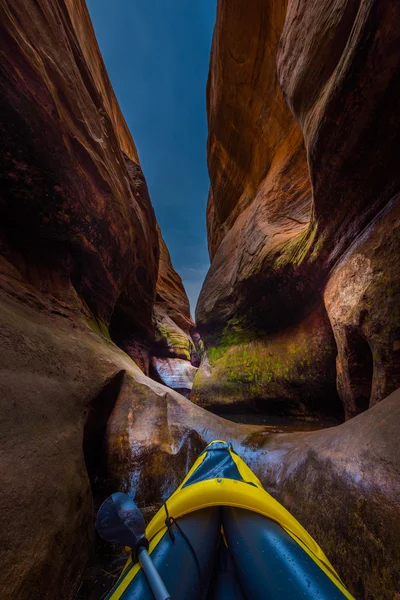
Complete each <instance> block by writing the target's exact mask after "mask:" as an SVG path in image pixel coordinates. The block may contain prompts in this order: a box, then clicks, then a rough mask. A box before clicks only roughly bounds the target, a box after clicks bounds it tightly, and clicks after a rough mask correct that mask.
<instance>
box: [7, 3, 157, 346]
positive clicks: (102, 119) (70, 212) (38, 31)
mask: <svg viewBox="0 0 400 600" xmlns="http://www.w3.org/2000/svg"><path fill="white" fill-rule="evenodd" d="M0 14H1V22H2V52H3V54H2V60H1V67H0V68H1V72H0V77H1V83H0V85H1V123H0V127H1V135H2V141H3V152H2V169H1V186H2V196H1V203H0V212H1V220H2V227H1V230H2V231H1V239H2V254H3V255H4V256H5V257H6V259H7V260H8V262H10V263H11V264H13V265H14V266H15V267H16V268H17V269H19V270H21V269H22V270H23V271H24V277H26V278H28V279H29V277H30V271H32V269H33V266H32V265H36V267H35V268H37V269H42V270H46V271H48V272H51V273H53V272H54V271H56V272H58V273H60V274H61V273H62V276H63V277H66V278H70V279H71V281H72V283H73V285H74V287H75V289H76V291H77V293H78V294H79V296H80V297H81V298H83V299H84V301H85V303H86V304H87V305H88V307H89V309H90V310H91V312H92V313H93V316H94V318H96V319H98V320H99V321H100V322H102V323H104V324H105V325H106V326H108V325H109V324H110V321H111V316H112V315H113V318H114V320H115V321H116V323H115V326H116V327H117V328H118V325H119V323H118V321H120V320H123V321H124V327H125V329H126V330H130V331H131V334H132V335H137V336H139V337H140V336H142V337H145V336H146V335H147V336H150V335H151V331H152V324H151V318H152V306H153V299H154V295H155V284H156V280H157V270H158V239H157V231H156V222H155V217H154V212H153V209H152V207H151V203H150V199H149V196H148V192H147V187H146V183H145V180H144V177H143V174H142V172H141V169H140V166H139V165H138V164H137V162H135V163H134V162H133V161H137V154H136V150H135V146H134V143H133V141H132V138H131V137H130V134H129V132H128V130H127V127H126V124H125V121H124V119H123V117H122V115H121V113H120V111H119V108H118V104H117V102H116V99H115V96H114V93H113V91H112V88H111V84H110V81H109V79H108V77H107V74H106V71H105V67H104V64H103V62H102V60H101V56H100V53H99V49H98V46H97V43H96V40H95V37H94V34H93V29H92V27H91V24H90V21H89V17H88V13H87V10H86V7H85V5H84V4H83V3H82V2H78V3H76V2H74V3H70V4H64V2H61V1H60V2H56V1H54V0H53V1H48V2H40V3H34V2H22V1H21V2H19V1H17V2H6V1H3V2H2V3H1V5H0ZM74 23H75V24H77V25H79V27H78V29H77V30H76V29H75V27H74ZM88 60H90V61H92V62H91V63H88ZM48 263H50V264H48ZM51 277H52V276H49V279H51ZM60 277H61V275H60ZM49 286H50V287H51V283H49Z"/></svg>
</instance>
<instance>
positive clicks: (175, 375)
mask: <svg viewBox="0 0 400 600" xmlns="http://www.w3.org/2000/svg"><path fill="white" fill-rule="evenodd" d="M151 366H152V370H153V372H154V374H155V378H156V379H158V380H159V381H160V383H163V384H164V385H166V386H168V387H170V388H172V389H173V390H177V391H179V392H180V393H181V394H184V395H186V394H189V392H190V390H191V389H192V387H193V380H194V378H195V376H196V372H197V369H196V367H193V366H192V365H191V364H190V362H188V361H187V360H182V359H181V358H156V357H155V356H153V357H152V359H151Z"/></svg>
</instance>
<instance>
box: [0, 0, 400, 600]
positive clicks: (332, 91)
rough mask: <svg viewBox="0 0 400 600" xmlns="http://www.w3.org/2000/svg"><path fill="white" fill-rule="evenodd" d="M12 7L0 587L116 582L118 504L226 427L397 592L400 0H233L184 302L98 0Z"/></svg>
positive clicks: (56, 599) (283, 495) (336, 560)
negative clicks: (105, 565)
mask: <svg viewBox="0 0 400 600" xmlns="http://www.w3.org/2000/svg"><path fill="white" fill-rule="evenodd" d="M132 2H133V0H132ZM0 19H1V21H0V23H1V42H0V47H1V55H0V89H1V92H0V102H1V109H0V137H1V153H0V155H1V169H0V178H1V186H0V189H1V192H0V394H1V404H2V409H1V420H0V443H1V452H0V472H1V491H0V519H1V521H0V532H1V534H0V535H1V553H0V555H1V557H2V561H1V567H2V568H1V572H0V591H1V594H2V597H3V598H4V599H5V600H28V599H29V600H75V599H77V598H79V600H84V599H87V600H100V598H104V597H105V596H104V595H103V596H102V595H101V594H99V595H97V596H96V595H93V594H92V595H90V591H88V592H87V595H85V593H86V592H84V590H85V589H86V588H88V587H89V584H88V583H87V578H88V575H87V573H88V572H89V571H90V569H91V568H92V569H93V565H95V564H96V560H97V559H96V556H97V557H98V555H99V553H100V554H101V542H100V541H99V539H98V538H97V537H96V535H95V529H94V523H95V515H96V512H97V510H98V508H99V506H100V504H101V503H102V501H103V500H104V499H105V498H106V497H107V496H108V495H109V494H110V493H112V492H113V491H116V490H121V491H123V492H126V493H128V494H129V495H131V496H132V497H134V499H135V501H136V502H137V504H138V506H140V507H141V508H142V510H143V513H144V515H145V517H146V519H149V518H151V517H152V516H153V514H154V513H155V512H156V510H158V508H159V507H160V506H161V505H162V503H163V501H164V500H166V499H167V498H168V497H169V495H170V494H171V493H172V492H173V491H174V490H175V488H176V487H177V486H178V485H179V484H180V482H181V481H182V479H183V477H184V476H185V475H186V473H187V471H188V469H189V468H190V467H191V466H192V464H193V463H194V461H195V460H196V458H197V456H198V455H199V453H200V452H202V450H203V449H204V448H205V447H206V445H207V444H208V443H210V442H211V441H213V440H226V441H229V442H231V443H232V445H233V448H234V450H235V451H236V452H237V453H238V454H239V456H240V457H242V458H243V459H244V460H245V461H246V462H247V464H248V465H249V467H250V468H251V469H252V470H253V471H254V473H255V475H256V476H257V477H258V478H259V480H260V481H261V483H262V485H263V486H264V488H265V489H266V490H267V491H268V492H269V493H270V494H271V495H272V496H273V497H274V498H276V499H277V500H278V501H279V502H281V503H282V504H283V506H284V507H285V508H287V509H288V510H290V511H291V512H292V514H293V515H294V516H295V517H296V519H298V520H299V521H300V523H301V524H302V525H303V526H304V527H305V528H306V529H307V530H308V531H309V532H310V534H311V535H312V536H313V537H314V538H315V540H316V541H317V543H318V544H319V545H320V546H321V548H322V549H323V551H324V552H325V553H326V554H327V556H328V557H329V559H330V560H331V562H332V564H333V566H334V568H335V569H336V570H337V572H338V573H339V575H340V577H341V578H342V579H343V581H344V582H345V583H346V586H347V587H348V589H349V591H350V593H351V594H353V595H354V597H355V598H357V599H360V600H362V599H365V600H400V543H399V539H400V447H399V429H400V200H399V199H400V166H399V158H398V155H397V151H396V148H397V147H398V146H397V144H400V33H399V32H400V4H397V2H395V1H386V0H281V1H278V0H251V1H250V2H249V1H245V0H218V2H217V3H216V20H215V27H214V33H213V38H212V46H211V54H210V57H209V61H210V62H209V74H208V81H207V85H206V86H204V95H206V106H207V124H208V142H207V167H208V173H209V179H210V187H209V195H208V202H207V208H206V222H207V236H208V239H207V242H208V251H209V256H210V267H209V270H208V273H207V275H206V278H205V280H204V283H203V285H202V289H201V292H200V296H199V299H198V302H197V306H196V310H195V314H193V315H192V314H191V309H190V304H189V299H188V295H187V292H186V290H185V286H184V282H183V281H182V279H181V276H180V275H179V274H178V272H177V271H178V269H177V270H175V268H174V266H173V264H172V259H171V254H170V251H169V248H168V247H167V244H166V241H164V237H163V235H164V232H163V231H161V228H160V226H159V224H158V222H157V219H156V213H155V211H154V209H153V204H152V200H151V198H150V193H149V188H148V186H147V183H146V172H145V169H144V168H143V170H142V165H141V162H140V160H139V155H140V147H139V145H138V148H136V145H135V142H134V140H133V138H132V135H131V132H130V130H129V128H128V125H127V123H126V121H125V118H124V115H123V113H122V110H121V108H120V106H119V103H118V100H117V97H116V94H115V93H114V91H113V87H112V85H111V81H110V78H109V74H108V73H107V69H106V66H105V63H104V62H103V58H102V54H101V52H100V48H99V45H98V42H97V40H96V35H95V30H94V27H93V25H92V21H91V17H90V15H89V10H88V8H87V6H86V4H85V0H0ZM149 43H150V44H151V40H150V41H149ZM139 58H140V57H132V60H138V59H139ZM125 77H126V78H129V73H126V75H125ZM162 101H163V100H162V98H160V102H162ZM132 105H133V110H134V109H135V103H134V100H133V101H132ZM139 116H140V115H139ZM132 133H133V135H134V132H132ZM187 202H188V204H189V203H190V202H191V199H190V198H188V200H187ZM181 243H182V252H184V251H185V248H184V244H185V241H184V240H182V241H181ZM193 308H194V307H193ZM99 548H100V550H99ZM78 594H81V595H80V596H79V595H78Z"/></svg>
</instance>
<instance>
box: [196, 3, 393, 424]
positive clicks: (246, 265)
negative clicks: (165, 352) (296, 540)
mask: <svg viewBox="0 0 400 600" xmlns="http://www.w3.org/2000/svg"><path fill="white" fill-rule="evenodd" d="M399 24H400V9H399V7H398V6H397V5H396V4H395V3H390V2H388V3H386V2H382V3H380V2H372V1H367V0H366V1H361V2H343V1H341V0H337V1H335V2H328V1H325V0H321V1H318V2H308V1H306V0H288V2H287V3H285V2H282V3H276V2H272V1H268V2H263V1H261V0H257V1H255V2H252V3H251V5H250V6H249V5H248V3H246V2H244V1H243V0H235V1H233V2H230V1H228V0H220V1H219V2H218V10H217V21H216V26H215V31H214V38H213V44H212V51H211V61H210V72H209V80H208V89H207V107H208V123H209V138H208V166H209V172H210V180H211V186H210V194H209V201H208V208H207V226H208V241H209V250H210V257H211V268H210V270H209V273H208V275H207V277H206V280H205V283H204V285H203V288H202V291H201V294H200V298H199V302H198V305H197V309H196V321H197V326H198V327H199V329H200V331H201V332H202V335H203V337H204V339H205V341H206V346H207V347H208V361H204V363H203V365H202V367H201V369H200V372H199V374H198V376H197V377H196V380H195V384H194V388H193V392H192V396H191V397H192V398H193V400H194V401H195V402H197V403H199V404H202V405H204V406H210V407H212V409H213V410H217V411H218V410H220V411H221V410H226V407H227V405H229V406H230V409H231V408H232V407H233V406H234V405H237V404H238V403H240V405H243V404H244V405H245V406H247V407H250V408H251V407H254V409H260V410H262V411H264V412H270V411H271V412H272V411H275V410H278V411H281V412H286V413H288V412H291V413H294V414H308V413H315V412H316V413H321V412H328V413H330V414H335V415H337V416H339V417H340V416H341V415H342V414H343V411H344V414H345V417H346V418H350V417H352V416H354V415H356V414H358V413H360V412H362V411H363V410H365V409H366V408H368V407H369V406H373V405H374V404H376V403H377V402H379V401H380V400H382V398H384V397H385V396H386V395H387V394H389V393H390V392H392V391H393V390H394V389H396V388H397V387H399V386H400V346H399V339H400V320H399V309H398V303H399V298H400V283H399V281H400V279H399V272H400V269H399V267H400V265H399V260H400V258H399V256H400V239H399V231H400V229H399V224H400V221H399V188H400V172H399V169H398V164H397V163H398V161H397V158H396V157H397V153H396V148H397V146H398V144H399V135H400V127H399V122H398V114H399V108H400V106H399V93H398V92H399V89H400V66H399V65H400V62H399V59H400V44H399V37H398V31H399ZM339 398H340V399H339Z"/></svg>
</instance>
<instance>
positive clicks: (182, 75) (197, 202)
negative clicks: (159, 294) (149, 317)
mask: <svg viewBox="0 0 400 600" xmlns="http://www.w3.org/2000/svg"><path fill="white" fill-rule="evenodd" d="M87 5H88V8H89V12H90V15H91V18H92V22H93V25H94V28H95V31H96V36H97V40H98V42H99V45H100V49H101V52H102V54H103V58H104V62H105V64H106V67H107V71H108V74H109V76H110V79H111V82H112V84H113V87H114V90H115V93H116V95H117V98H118V101H119V104H120V106H121V109H122V112H123V113H124V116H125V119H126V121H127V123H128V126H129V128H130V130H131V133H132V135H133V138H134V140H135V144H136V146H137V149H138V152H139V157H140V162H141V164H142V167H143V171H144V174H145V176H146V179H147V183H148V186H149V189H150V195H151V199H152V202H153V206H154V209H155V211H156V215H157V219H158V222H159V224H160V227H161V230H162V233H163V236H164V239H165V241H166V243H167V245H168V248H169V251H170V253H171V258H172V262H173V264H174V267H175V269H176V270H177V271H178V273H179V274H180V275H181V277H182V279H183V282H184V285H185V288H186V291H187V293H188V296H189V299H190V303H191V308H192V313H194V309H195V304H196V301H197V297H198V294H199V292H200V288H201V285H202V282H203V280H204V277H205V275H206V272H207V270H208V266H209V257H208V251H207V238H206V223H205V219H206V203H207V193H208V185H209V182H208V174H207V164H206V140H207V121H206V108H205V94H206V82H207V73H208V62H209V54H210V46H211V38H212V31H213V27H214V21H215V11H216V0H87Z"/></svg>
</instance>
